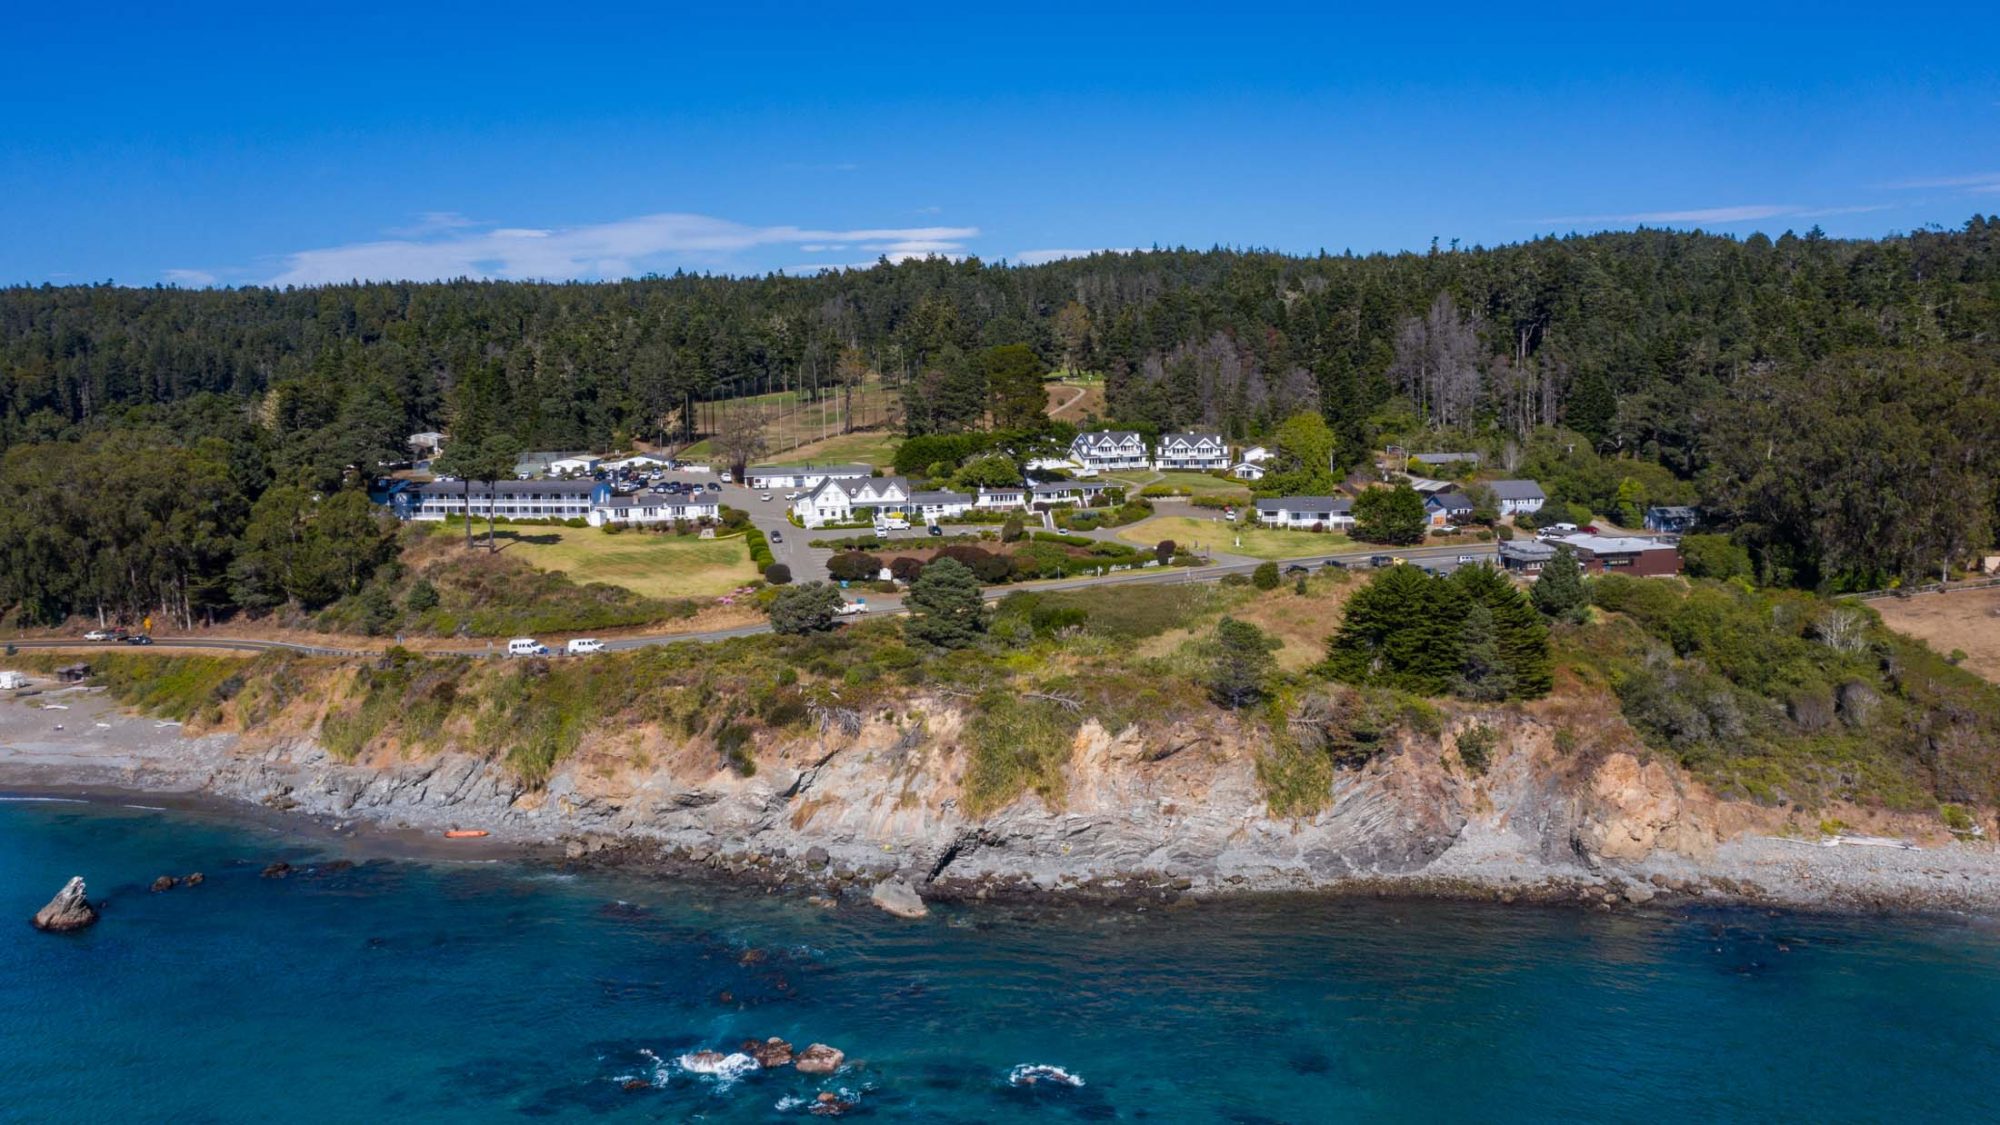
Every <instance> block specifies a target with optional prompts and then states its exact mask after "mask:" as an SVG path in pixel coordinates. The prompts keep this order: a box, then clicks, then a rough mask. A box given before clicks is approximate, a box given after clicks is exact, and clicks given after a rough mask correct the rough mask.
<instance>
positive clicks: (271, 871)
mask: <svg viewBox="0 0 2000 1125" xmlns="http://www.w3.org/2000/svg"><path fill="white" fill-rule="evenodd" d="M291 873H292V865H291V864H289V863H286V862H285V861H284V860H282V859H281V860H279V861H278V862H276V863H273V864H270V865H268V866H266V867H265V868H264V878H266V879H282V878H284V877H285V876H287V875H290V874H291Z"/></svg>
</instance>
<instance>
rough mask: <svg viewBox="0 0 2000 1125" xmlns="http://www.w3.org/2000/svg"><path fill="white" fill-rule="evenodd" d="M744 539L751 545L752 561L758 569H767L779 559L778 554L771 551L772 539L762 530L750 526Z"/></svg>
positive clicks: (744, 534)
mask: <svg viewBox="0 0 2000 1125" xmlns="http://www.w3.org/2000/svg"><path fill="white" fill-rule="evenodd" d="M743 541H744V542H745V543H748V544H749V545H750V561H751V563H752V564H754V565H755V566H756V567H757V569H758V570H760V571H762V570H765V569H767V568H768V567H770V566H771V564H773V563H775V562H777V561H778V558H777V556H776V555H773V554H772V553H771V543H770V540H768V539H766V538H765V537H764V533H763V532H762V531H759V530H758V529H756V528H754V527H753V528H750V529H749V530H747V531H745V532H744V533H743Z"/></svg>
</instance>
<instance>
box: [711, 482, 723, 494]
mask: <svg viewBox="0 0 2000 1125" xmlns="http://www.w3.org/2000/svg"><path fill="white" fill-rule="evenodd" d="M708 490H709V491H710V492H721V491H722V486H721V485H719V484H717V483H715V482H714V481H709V482H708Z"/></svg>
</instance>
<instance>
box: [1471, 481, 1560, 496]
mask: <svg viewBox="0 0 2000 1125" xmlns="http://www.w3.org/2000/svg"><path fill="white" fill-rule="evenodd" d="M1486 487H1487V488H1490V489H1492V490H1493V498H1494V499H1495V500H1547V499H1548V498H1549V496H1548V493H1546V492H1543V491H1542V486H1541V485H1539V484H1536V483H1535V482H1534V481H1531V480H1496V481H1488V482H1487V484H1486Z"/></svg>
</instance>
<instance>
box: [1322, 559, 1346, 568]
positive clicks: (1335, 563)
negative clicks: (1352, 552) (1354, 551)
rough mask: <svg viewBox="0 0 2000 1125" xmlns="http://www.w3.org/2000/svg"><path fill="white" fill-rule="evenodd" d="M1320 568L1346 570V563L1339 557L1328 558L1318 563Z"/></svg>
mask: <svg viewBox="0 0 2000 1125" xmlns="http://www.w3.org/2000/svg"><path fill="white" fill-rule="evenodd" d="M1319 567H1320V569H1321V570H1346V569H1347V564H1346V563H1344V562H1342V561H1340V560H1339V559H1328V560H1326V561H1325V562H1323V563H1321V564H1319Z"/></svg>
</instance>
